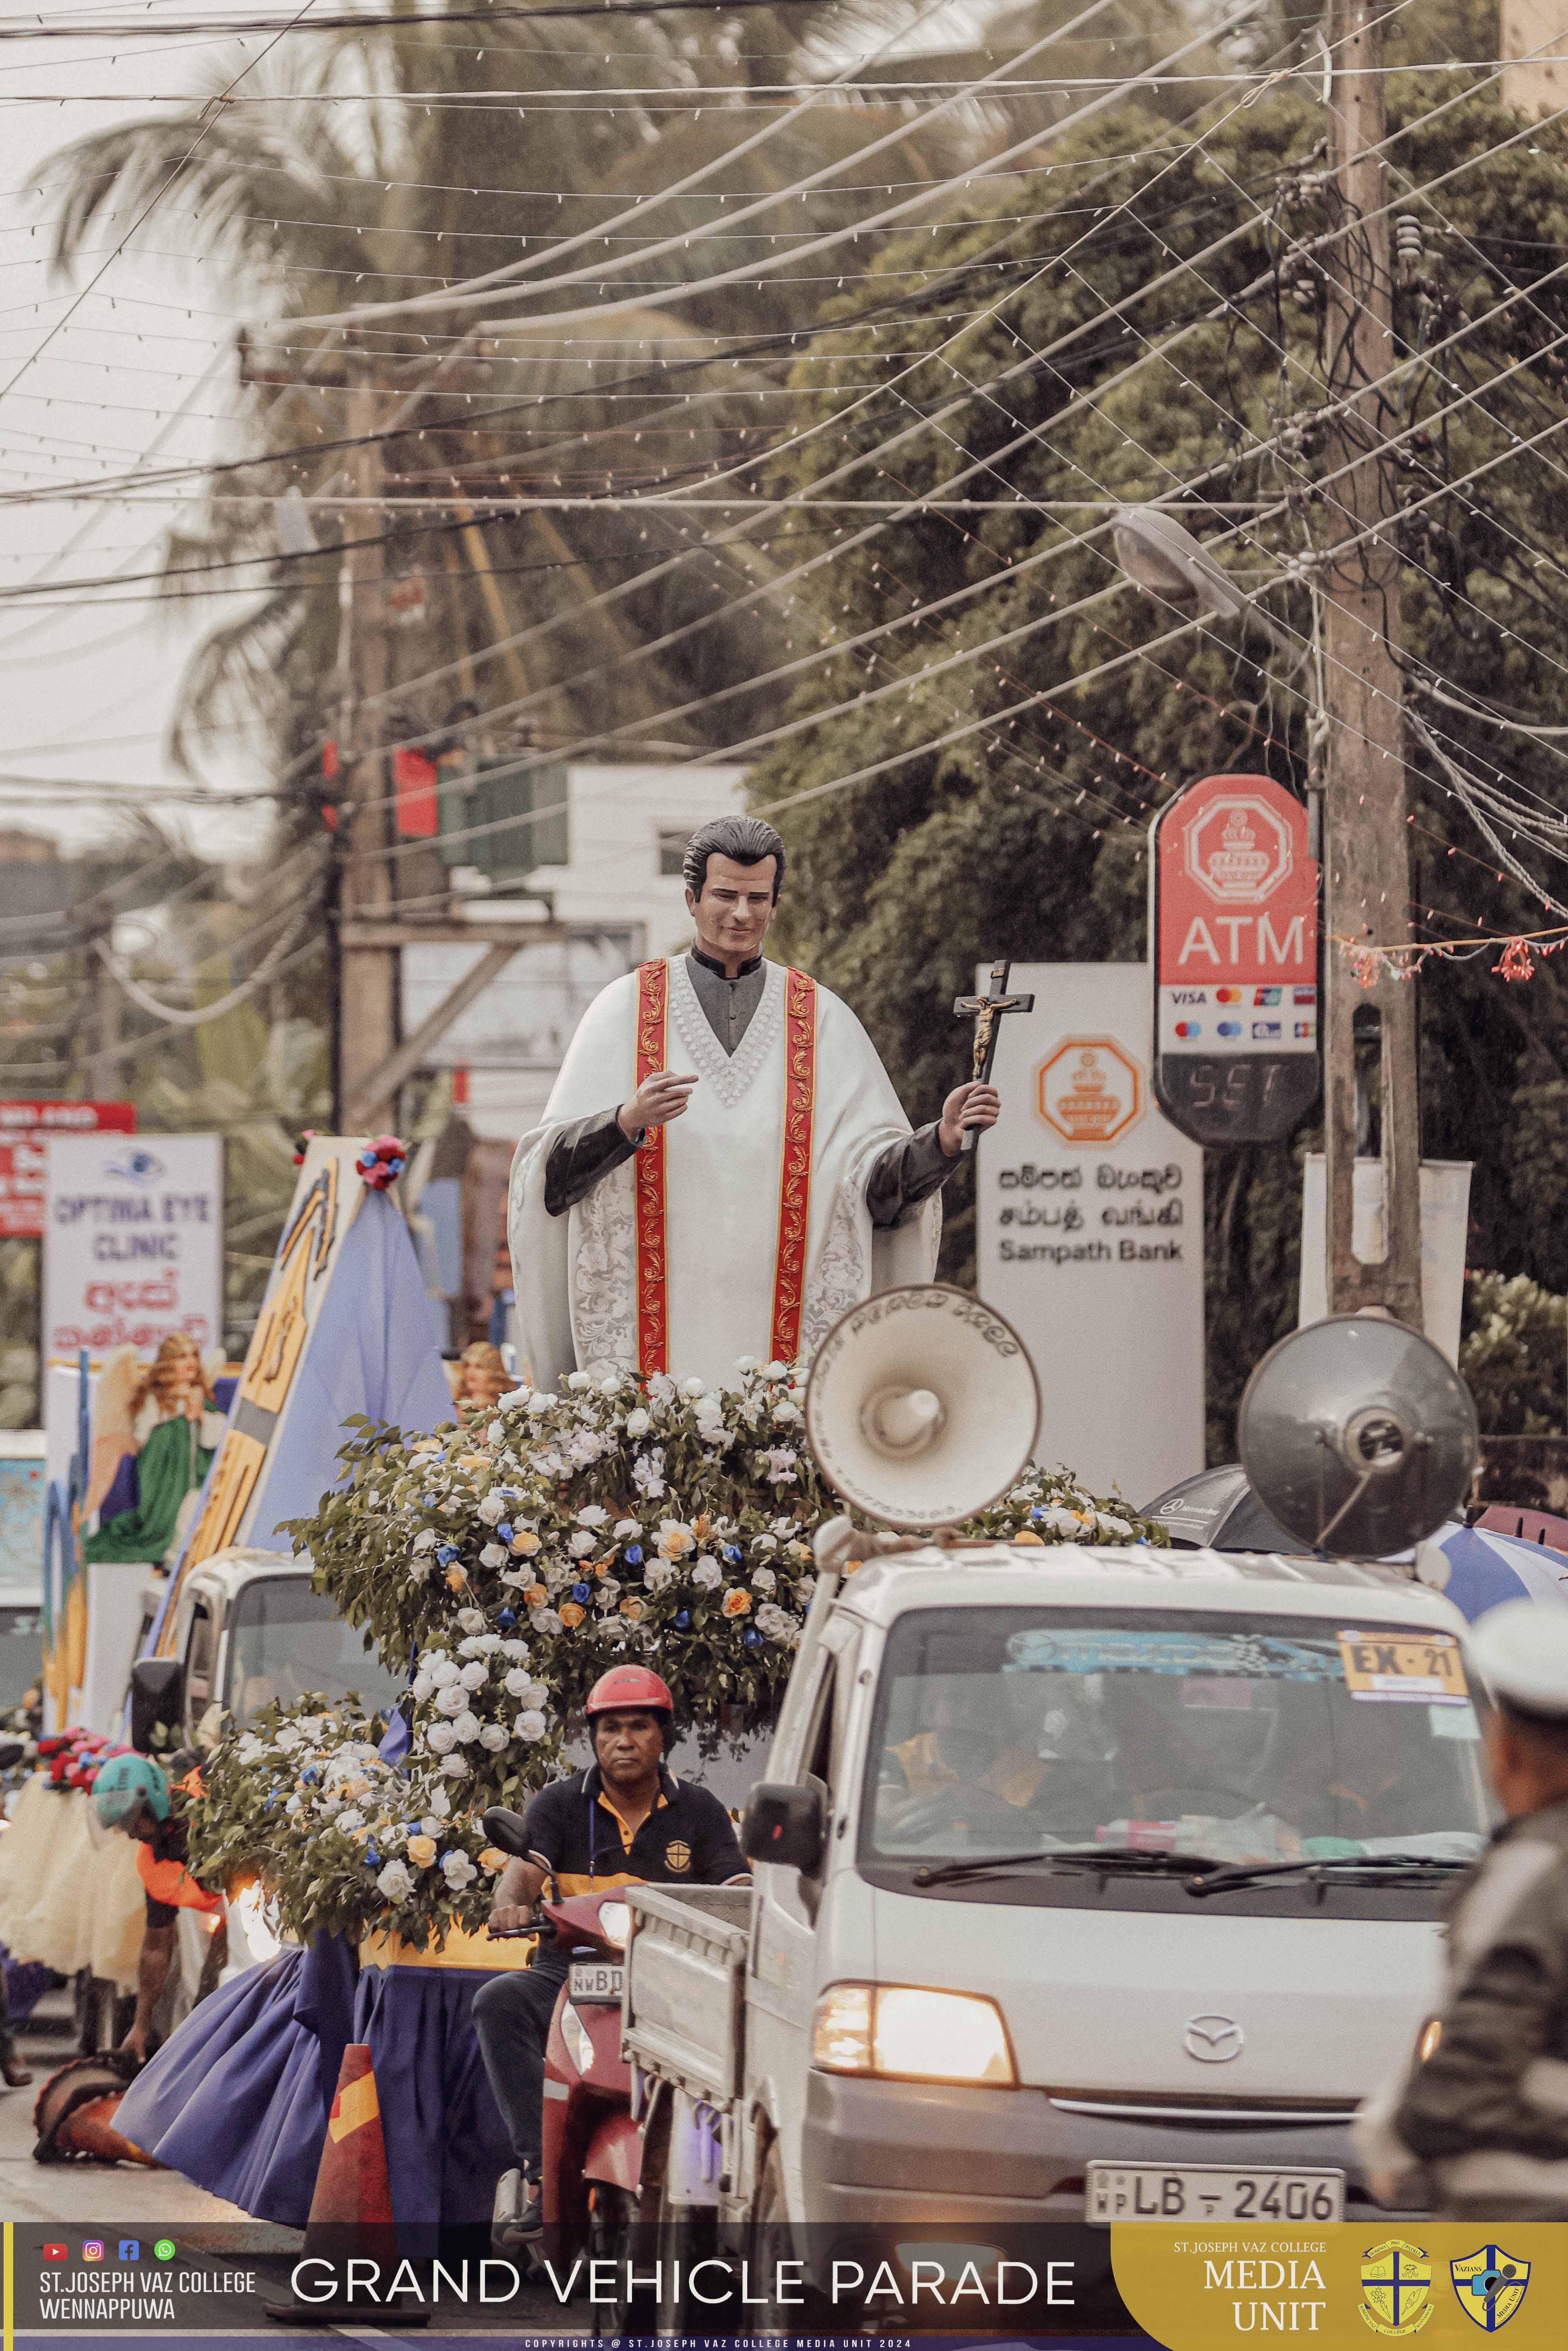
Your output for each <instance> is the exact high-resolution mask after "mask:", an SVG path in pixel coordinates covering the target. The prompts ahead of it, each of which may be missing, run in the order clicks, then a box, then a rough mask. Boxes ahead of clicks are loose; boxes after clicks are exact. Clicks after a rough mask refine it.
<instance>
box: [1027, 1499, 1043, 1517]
mask: <svg viewBox="0 0 1568 2351" xmlns="http://www.w3.org/2000/svg"><path fill="white" fill-rule="evenodd" d="M1044 1516H1045V1504H1044V1503H1043V1502H1037V1503H1036V1504H1035V1506H1034V1508H1033V1510H1031V1511H1030V1518H1031V1519H1043V1518H1044Z"/></svg>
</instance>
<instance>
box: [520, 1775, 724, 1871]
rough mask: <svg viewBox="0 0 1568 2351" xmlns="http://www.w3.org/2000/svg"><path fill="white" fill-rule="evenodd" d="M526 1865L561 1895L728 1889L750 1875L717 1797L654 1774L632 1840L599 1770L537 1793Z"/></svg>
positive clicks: (530, 1818) (530, 1816) (531, 1807)
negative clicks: (648, 1803)
mask: <svg viewBox="0 0 1568 2351" xmlns="http://www.w3.org/2000/svg"><path fill="white" fill-rule="evenodd" d="M527 1824H528V1858H529V1860H530V1861H534V1862H537V1863H538V1866H539V1867H540V1868H541V1869H545V1870H548V1871H549V1875H550V1876H551V1877H552V1878H553V1879H554V1881H555V1886H556V1891H557V1893H558V1894H559V1895H560V1896H567V1895H571V1894H602V1893H603V1892H604V1891H605V1889H606V1887H608V1886H727V1885H729V1884H731V1883H733V1881H734V1880H736V1879H737V1878H744V1877H746V1876H748V1875H749V1865H748V1864H747V1858H746V1855H744V1854H743V1853H742V1852H741V1850H740V1846H739V1844H737V1840H736V1834H735V1827H734V1823H732V1822H731V1820H730V1817H729V1814H728V1813H727V1812H726V1811H725V1808H724V1806H723V1805H722V1804H721V1803H720V1802H719V1800H718V1798H717V1797H716V1796H715V1795H712V1794H710V1793H709V1792H708V1790H707V1789H706V1788H697V1787H693V1786H690V1785H688V1784H687V1783H686V1782H684V1781H681V1780H677V1779H676V1777H675V1775H674V1772H673V1771H666V1770H665V1768H664V1765H663V1764H661V1765H660V1767H659V1793H658V1795H657V1797H656V1798H655V1799H654V1802H653V1811H652V1812H651V1813H649V1814H648V1817H647V1819H646V1820H645V1821H644V1822H643V1824H642V1826H641V1828H639V1829H638V1831H637V1833H636V1834H635V1836H633V1835H632V1834H630V1833H629V1832H628V1830H627V1827H626V1823H625V1822H624V1821H623V1820H622V1817H621V1815H620V1813H618V1812H617V1811H616V1809H615V1806H614V1804H613V1802H612V1800H611V1797H610V1795H609V1792H607V1790H606V1789H605V1788H604V1785H603V1782H602V1781H601V1776H600V1770H599V1766H598V1764H597V1763H595V1764H594V1765H592V1767H591V1769H590V1770H589V1771H574V1772H573V1773H572V1776H571V1778H570V1780H557V1781H556V1782H554V1783H553V1784H552V1785H551V1786H550V1787H548V1788H543V1789H541V1790H540V1791H539V1793H538V1795H537V1796H536V1797H535V1798H534V1801H533V1802H532V1803H531V1804H530V1805H529V1806H528V1816H527Z"/></svg>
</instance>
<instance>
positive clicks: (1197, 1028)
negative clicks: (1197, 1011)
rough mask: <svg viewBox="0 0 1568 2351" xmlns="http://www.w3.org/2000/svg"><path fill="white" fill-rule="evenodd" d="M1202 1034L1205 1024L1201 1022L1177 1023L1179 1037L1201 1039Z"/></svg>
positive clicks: (1182, 1021)
mask: <svg viewBox="0 0 1568 2351" xmlns="http://www.w3.org/2000/svg"><path fill="white" fill-rule="evenodd" d="M1202 1034H1203V1023H1202V1022H1201V1021H1200V1020H1178V1021H1177V1022H1176V1035H1177V1036H1178V1037H1201V1036H1202Z"/></svg>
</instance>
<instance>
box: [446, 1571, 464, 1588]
mask: <svg viewBox="0 0 1568 2351" xmlns="http://www.w3.org/2000/svg"><path fill="white" fill-rule="evenodd" d="M467 1581H468V1570H467V1569H466V1568H465V1567H455V1566H454V1567H449V1568H448V1569H447V1571H446V1589H447V1590H448V1592H461V1591H462V1589H463V1587H464V1585H465V1583H467Z"/></svg>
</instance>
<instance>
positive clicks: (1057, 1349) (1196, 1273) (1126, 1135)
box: [976, 963, 1204, 1505]
mask: <svg viewBox="0 0 1568 2351" xmlns="http://www.w3.org/2000/svg"><path fill="white" fill-rule="evenodd" d="M985 979H986V975H985V973H984V972H982V973H980V974H979V976H978V978H977V991H979V992H983V990H984V986H985ZM1009 987H1011V988H1014V989H1016V990H1018V991H1019V993H1020V994H1022V993H1028V992H1029V991H1030V990H1032V991H1033V995H1034V1010H1033V1011H1032V1012H1030V1013H1012V1014H1009V1017H1008V1018H1007V1019H1005V1020H1002V1021H999V1022H998V1039H999V1041H998V1048H997V1062H996V1083H997V1086H998V1089H999V1091H1000V1093H1001V1098H1002V1109H1001V1116H1000V1117H999V1118H998V1121H997V1123H996V1125H995V1126H994V1127H993V1128H992V1129H991V1130H990V1132H989V1133H988V1134H984V1135H982V1136H981V1138H980V1144H979V1161H978V1166H977V1186H976V1198H977V1229H976V1252H977V1285H978V1289H979V1294H980V1296H981V1297H982V1298H983V1299H984V1300H985V1301H986V1302H987V1304H988V1305H990V1306H994V1307H996V1308H997V1309H998V1311H1000V1312H1001V1313H1003V1314H1005V1315H1006V1316H1007V1318H1008V1320H1009V1322H1010V1323H1011V1324H1012V1325H1013V1328H1014V1329H1015V1330H1016V1331H1017V1332H1018V1333H1019V1337H1020V1338H1021V1339H1022V1340H1023V1342H1024V1344H1025V1345H1026V1346H1027V1347H1028V1349H1029V1352H1030V1357H1031V1358H1032V1360H1033V1363H1034V1367H1035V1371H1036V1374H1038V1376H1039V1380H1040V1397H1041V1404H1042V1410H1041V1414H1040V1443H1039V1446H1038V1448H1037V1451H1038V1454H1039V1458H1040V1461H1041V1462H1042V1463H1043V1464H1044V1465H1045V1466H1046V1467H1047V1468H1056V1467H1057V1466H1058V1465H1059V1464H1065V1465H1066V1467H1067V1468H1070V1469H1071V1470H1072V1471H1073V1472H1074V1473H1075V1474H1076V1475H1077V1476H1078V1477H1080V1478H1082V1479H1083V1480H1084V1482H1085V1483H1086V1484H1087V1485H1088V1486H1089V1487H1091V1488H1092V1489H1093V1490H1095V1491H1096V1492H1099V1493H1109V1492H1110V1491H1111V1490H1112V1489H1113V1488H1115V1489H1118V1490H1119V1491H1120V1492H1121V1494H1122V1496H1123V1497H1124V1499H1125V1500H1126V1501H1128V1502H1131V1503H1133V1504H1134V1505H1140V1504H1142V1503H1145V1502H1147V1501H1151V1500H1152V1499H1154V1497H1155V1495H1156V1494H1157V1493H1160V1492H1161V1491H1162V1490H1163V1489H1165V1488H1166V1487H1167V1486H1172V1485H1175V1484H1176V1481H1177V1479H1181V1478H1186V1477H1187V1476H1189V1475H1190V1474H1191V1473H1192V1471H1194V1470H1195V1469H1201V1468H1202V1467H1203V1460H1204V1426H1203V1153H1202V1152H1201V1150H1199V1149H1198V1147H1197V1144H1193V1143H1190V1142H1189V1141H1188V1140H1187V1138H1186V1136H1185V1135H1184V1134H1180V1133H1178V1131H1177V1129H1176V1127H1174V1126H1173V1125H1172V1124H1171V1123H1170V1121H1169V1120H1168V1119H1167V1118H1166V1116H1165V1115H1164V1113H1162V1111H1161V1110H1160V1108H1159V1106H1158V1104H1157V1103H1156V1102H1155V1098H1154V1094H1153V1091H1152V1086H1151V1071H1150V1067H1149V1061H1150V1054H1149V1043H1150V1038H1149V998H1148V972H1147V967H1146V966H1145V965H1144V964H1141V963H1139V964H1130V963H1129V964H1114V963H1112V964H1106V963H1090V964H1070V963H1035V964H1015V965H1014V966H1013V967H1012V973H1011V977H1010V979H1009Z"/></svg>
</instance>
